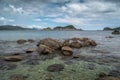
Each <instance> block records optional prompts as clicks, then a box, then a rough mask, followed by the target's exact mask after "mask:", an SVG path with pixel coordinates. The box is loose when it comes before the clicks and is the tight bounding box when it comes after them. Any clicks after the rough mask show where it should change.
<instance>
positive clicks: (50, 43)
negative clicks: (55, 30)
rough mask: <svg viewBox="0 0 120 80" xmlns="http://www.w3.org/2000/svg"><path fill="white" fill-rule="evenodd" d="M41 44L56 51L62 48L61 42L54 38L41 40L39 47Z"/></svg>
mask: <svg viewBox="0 0 120 80" xmlns="http://www.w3.org/2000/svg"><path fill="white" fill-rule="evenodd" d="M40 44H42V45H46V46H48V47H50V48H52V49H54V50H56V49H60V48H61V46H62V43H61V42H59V41H58V40H55V39H52V38H46V39H42V40H40V41H39V43H38V45H37V46H39V45H40Z"/></svg>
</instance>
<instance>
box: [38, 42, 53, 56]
mask: <svg viewBox="0 0 120 80" xmlns="http://www.w3.org/2000/svg"><path fill="white" fill-rule="evenodd" d="M38 52H39V53H40V54H50V53H53V49H52V48H50V47H49V46H46V45H43V44H40V45H39V46H38Z"/></svg>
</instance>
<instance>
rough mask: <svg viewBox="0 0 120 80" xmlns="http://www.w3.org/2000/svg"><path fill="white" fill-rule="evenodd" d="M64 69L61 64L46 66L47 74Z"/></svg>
mask: <svg viewBox="0 0 120 80" xmlns="http://www.w3.org/2000/svg"><path fill="white" fill-rule="evenodd" d="M63 69H64V65H63V64H53V65H50V66H48V68H47V70H48V71H49V72H59V71H63Z"/></svg>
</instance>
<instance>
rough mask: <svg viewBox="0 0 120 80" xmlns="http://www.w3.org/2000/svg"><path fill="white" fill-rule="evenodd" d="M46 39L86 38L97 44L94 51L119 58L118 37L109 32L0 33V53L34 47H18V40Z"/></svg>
mask: <svg viewBox="0 0 120 80" xmlns="http://www.w3.org/2000/svg"><path fill="white" fill-rule="evenodd" d="M107 36H113V38H106V37H107ZM48 37H51V38H55V39H61V40H62V39H67V38H72V37H81V38H82V37H88V38H90V39H93V40H95V41H96V42H97V44H98V46H97V47H96V50H98V51H102V52H104V53H110V54H109V55H116V56H120V35H112V34H111V31H39V30H23V31H20V30H18V31H0V53H10V52H12V51H13V52H14V51H23V50H25V49H26V48H28V47H36V44H35V43H33V44H24V45H18V44H17V43H16V40H18V39H34V40H36V41H37V40H39V39H43V38H48ZM96 55H97V54H96ZM101 55H102V54H101ZM104 55H107V54H104Z"/></svg>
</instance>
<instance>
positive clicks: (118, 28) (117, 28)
mask: <svg viewBox="0 0 120 80" xmlns="http://www.w3.org/2000/svg"><path fill="white" fill-rule="evenodd" d="M103 30H104V31H106V30H119V31H120V27H116V28H110V27H105V28H104V29H103Z"/></svg>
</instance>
